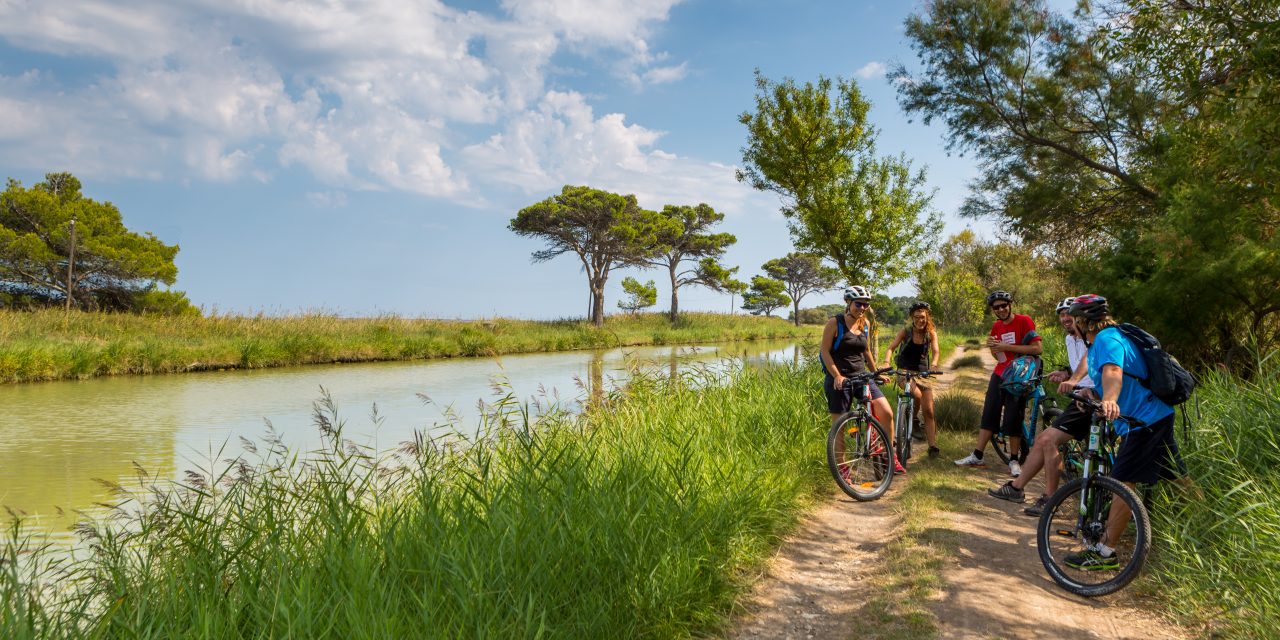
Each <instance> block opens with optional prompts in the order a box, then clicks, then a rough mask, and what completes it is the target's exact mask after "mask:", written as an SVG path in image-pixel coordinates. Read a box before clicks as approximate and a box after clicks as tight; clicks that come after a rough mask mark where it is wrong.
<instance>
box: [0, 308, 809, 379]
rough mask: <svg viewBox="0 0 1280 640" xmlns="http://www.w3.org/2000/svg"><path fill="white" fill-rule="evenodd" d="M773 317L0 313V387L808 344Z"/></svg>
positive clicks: (805, 332) (801, 330) (800, 332)
mask: <svg viewBox="0 0 1280 640" xmlns="http://www.w3.org/2000/svg"><path fill="white" fill-rule="evenodd" d="M820 331H821V328H819V327H810V326H802V327H795V326H793V325H791V324H790V323H787V322H785V321H783V320H781V319H778V318H760V317H756V316H745V315H725V314H714V313H689V314H685V315H682V316H681V318H680V320H679V321H678V322H676V323H674V324H673V323H671V322H669V321H668V320H667V319H666V317H665V316H664V315H661V314H642V315H639V316H634V317H631V316H614V317H610V318H609V319H608V320H607V322H606V323H605V325H604V327H603V328H596V327H594V326H592V325H591V324H590V323H588V322H583V321H579V320H561V321H546V322H539V321H528V320H508V319H501V318H498V319H493V320H475V321H456V320H427V319H409V318H400V317H396V316H383V317H378V318H339V317H336V316H332V315H323V314H309V315H301V316H290V317H281V318H270V317H264V316H251V317H249V316H219V315H214V316H209V317H173V318H168V317H158V316H140V315H132V314H97V313H83V312H73V313H71V314H69V315H68V314H66V313H64V312H62V311H58V310H45V311H37V312H27V313H24V312H12V311H0V382H28V381H37V380H61V379H73V378H90V377H94V376H101V375H120V374H140V373H141V374H149V373H176V372H184V371H202V370H210V369H229V368H262V367H278V366H287V365H299V364H316V363H333V362H366V361H377V360H411V359H419V358H447V357H454V356H482V355H499V354H505V353H527V352H538V351H568V350H572V349H591V348H601V347H617V346H633V345H661V344H690V343H697V342H724V341H735V340H758V339H766V338H790V337H806V338H808V337H811V336H816V335H818V332H820Z"/></svg>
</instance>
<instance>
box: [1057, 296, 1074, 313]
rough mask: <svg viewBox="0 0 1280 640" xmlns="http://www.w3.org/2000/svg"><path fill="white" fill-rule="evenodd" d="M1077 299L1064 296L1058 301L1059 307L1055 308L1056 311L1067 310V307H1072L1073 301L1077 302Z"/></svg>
mask: <svg viewBox="0 0 1280 640" xmlns="http://www.w3.org/2000/svg"><path fill="white" fill-rule="evenodd" d="M1075 301H1076V299H1075V298H1063V299H1062V302H1059V303H1058V307H1057V308H1056V309H1054V312H1055V313H1062V312H1063V311H1065V310H1067V309H1070V308H1071V303H1072V302H1075Z"/></svg>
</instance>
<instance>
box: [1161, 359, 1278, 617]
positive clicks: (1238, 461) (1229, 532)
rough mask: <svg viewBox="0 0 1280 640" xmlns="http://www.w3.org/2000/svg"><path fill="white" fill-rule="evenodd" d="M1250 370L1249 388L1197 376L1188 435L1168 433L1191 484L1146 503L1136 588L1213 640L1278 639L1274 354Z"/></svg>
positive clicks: (1222, 377) (1215, 376) (1172, 487)
mask: <svg viewBox="0 0 1280 640" xmlns="http://www.w3.org/2000/svg"><path fill="white" fill-rule="evenodd" d="M1257 362H1258V364H1257V367H1256V372H1257V373H1256V375H1255V376H1254V377H1253V378H1252V379H1249V380H1245V379H1241V378H1239V377H1235V376H1231V375H1229V374H1227V373H1225V372H1222V371H1212V372H1207V373H1204V374H1202V375H1201V386H1200V388H1199V389H1198V390H1197V392H1196V396H1197V397H1198V398H1199V401H1200V406H1199V407H1196V406H1195V403H1196V400H1194V399H1193V400H1192V401H1191V406H1190V407H1189V410H1190V414H1191V416H1192V418H1193V420H1194V426H1193V428H1191V430H1190V437H1183V429H1182V427H1181V426H1178V427H1176V429H1177V430H1176V434H1177V439H1178V445H1179V446H1180V447H1181V449H1182V453H1183V457H1184V459H1185V461H1186V464H1187V468H1188V470H1189V472H1190V476H1191V478H1192V479H1193V481H1194V483H1195V485H1194V487H1193V488H1191V489H1187V488H1184V487H1182V486H1180V485H1177V484H1171V483H1162V484H1161V485H1159V489H1158V490H1157V491H1156V492H1155V495H1154V498H1153V504H1152V512H1151V515H1152V525H1153V533H1154V536H1155V547H1154V551H1153V553H1152V556H1151V557H1152V561H1151V565H1150V569H1151V571H1150V572H1149V573H1150V576H1151V580H1150V581H1146V582H1147V583H1146V584H1144V585H1140V586H1145V587H1146V588H1148V589H1149V590H1152V591H1155V592H1157V593H1159V594H1160V595H1161V596H1163V598H1164V599H1165V600H1167V601H1168V603H1169V606H1170V607H1171V608H1172V609H1173V610H1174V611H1175V612H1176V613H1178V614H1179V615H1180V616H1181V617H1183V618H1184V620H1186V621H1188V622H1190V623H1192V624H1195V625H1197V626H1202V627H1204V628H1206V629H1207V630H1208V634H1209V635H1212V636H1213V637H1220V638H1275V637H1280V613H1278V612H1280V430H1277V428H1276V425H1278V424H1280V355H1277V354H1276V353H1271V354H1269V355H1267V356H1265V357H1259V358H1257ZM1201 412H1202V417H1200V418H1199V419H1196V417H1197V414H1198V413H1201Z"/></svg>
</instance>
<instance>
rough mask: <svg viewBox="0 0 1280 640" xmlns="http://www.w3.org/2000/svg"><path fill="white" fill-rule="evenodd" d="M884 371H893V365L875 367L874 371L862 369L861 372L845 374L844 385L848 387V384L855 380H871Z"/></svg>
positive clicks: (883, 373)
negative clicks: (881, 367) (880, 367)
mask: <svg viewBox="0 0 1280 640" xmlns="http://www.w3.org/2000/svg"><path fill="white" fill-rule="evenodd" d="M886 373H893V367H885V368H883V369H877V370H875V371H863V372H861V373H854V374H851V375H848V376H845V378H844V386H846V387H849V386H852V385H853V384H854V383H855V382H865V381H868V380H872V379H874V378H879V377H880V376H882V375H885V374H886Z"/></svg>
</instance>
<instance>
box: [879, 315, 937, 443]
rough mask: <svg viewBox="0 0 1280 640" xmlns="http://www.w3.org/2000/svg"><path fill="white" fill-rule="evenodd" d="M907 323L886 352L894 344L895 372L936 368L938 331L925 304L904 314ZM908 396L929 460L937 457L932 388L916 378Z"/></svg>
mask: <svg viewBox="0 0 1280 640" xmlns="http://www.w3.org/2000/svg"><path fill="white" fill-rule="evenodd" d="M907 314H908V315H909V316H910V317H911V324H909V325H907V326H906V327H903V329H902V331H899V332H898V335H897V336H894V338H893V342H891V343H889V352H890V353H893V350H894V349H897V348H898V345H902V350H901V351H899V352H898V358H897V362H895V363H894V364H895V365H896V366H897V367H898V368H899V369H905V370H908V371H929V370H932V369H937V368H938V355H939V354H938V330H937V329H935V328H934V326H933V312H932V310H931V309H930V308H929V303H928V302H917V303H915V304H912V305H911V308H910V309H909V310H908V311H907ZM911 395H912V397H914V398H915V401H916V407H918V408H919V409H920V419H921V421H922V422H924V436H925V440H926V441H928V443H929V457H930V458H936V457H938V454H939V451H938V430H937V426H936V425H935V423H934V419H933V388H932V387H931V386H930V385H929V381H928V380H926V379H924V378H916V379H915V380H914V381H912V383H911Z"/></svg>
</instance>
